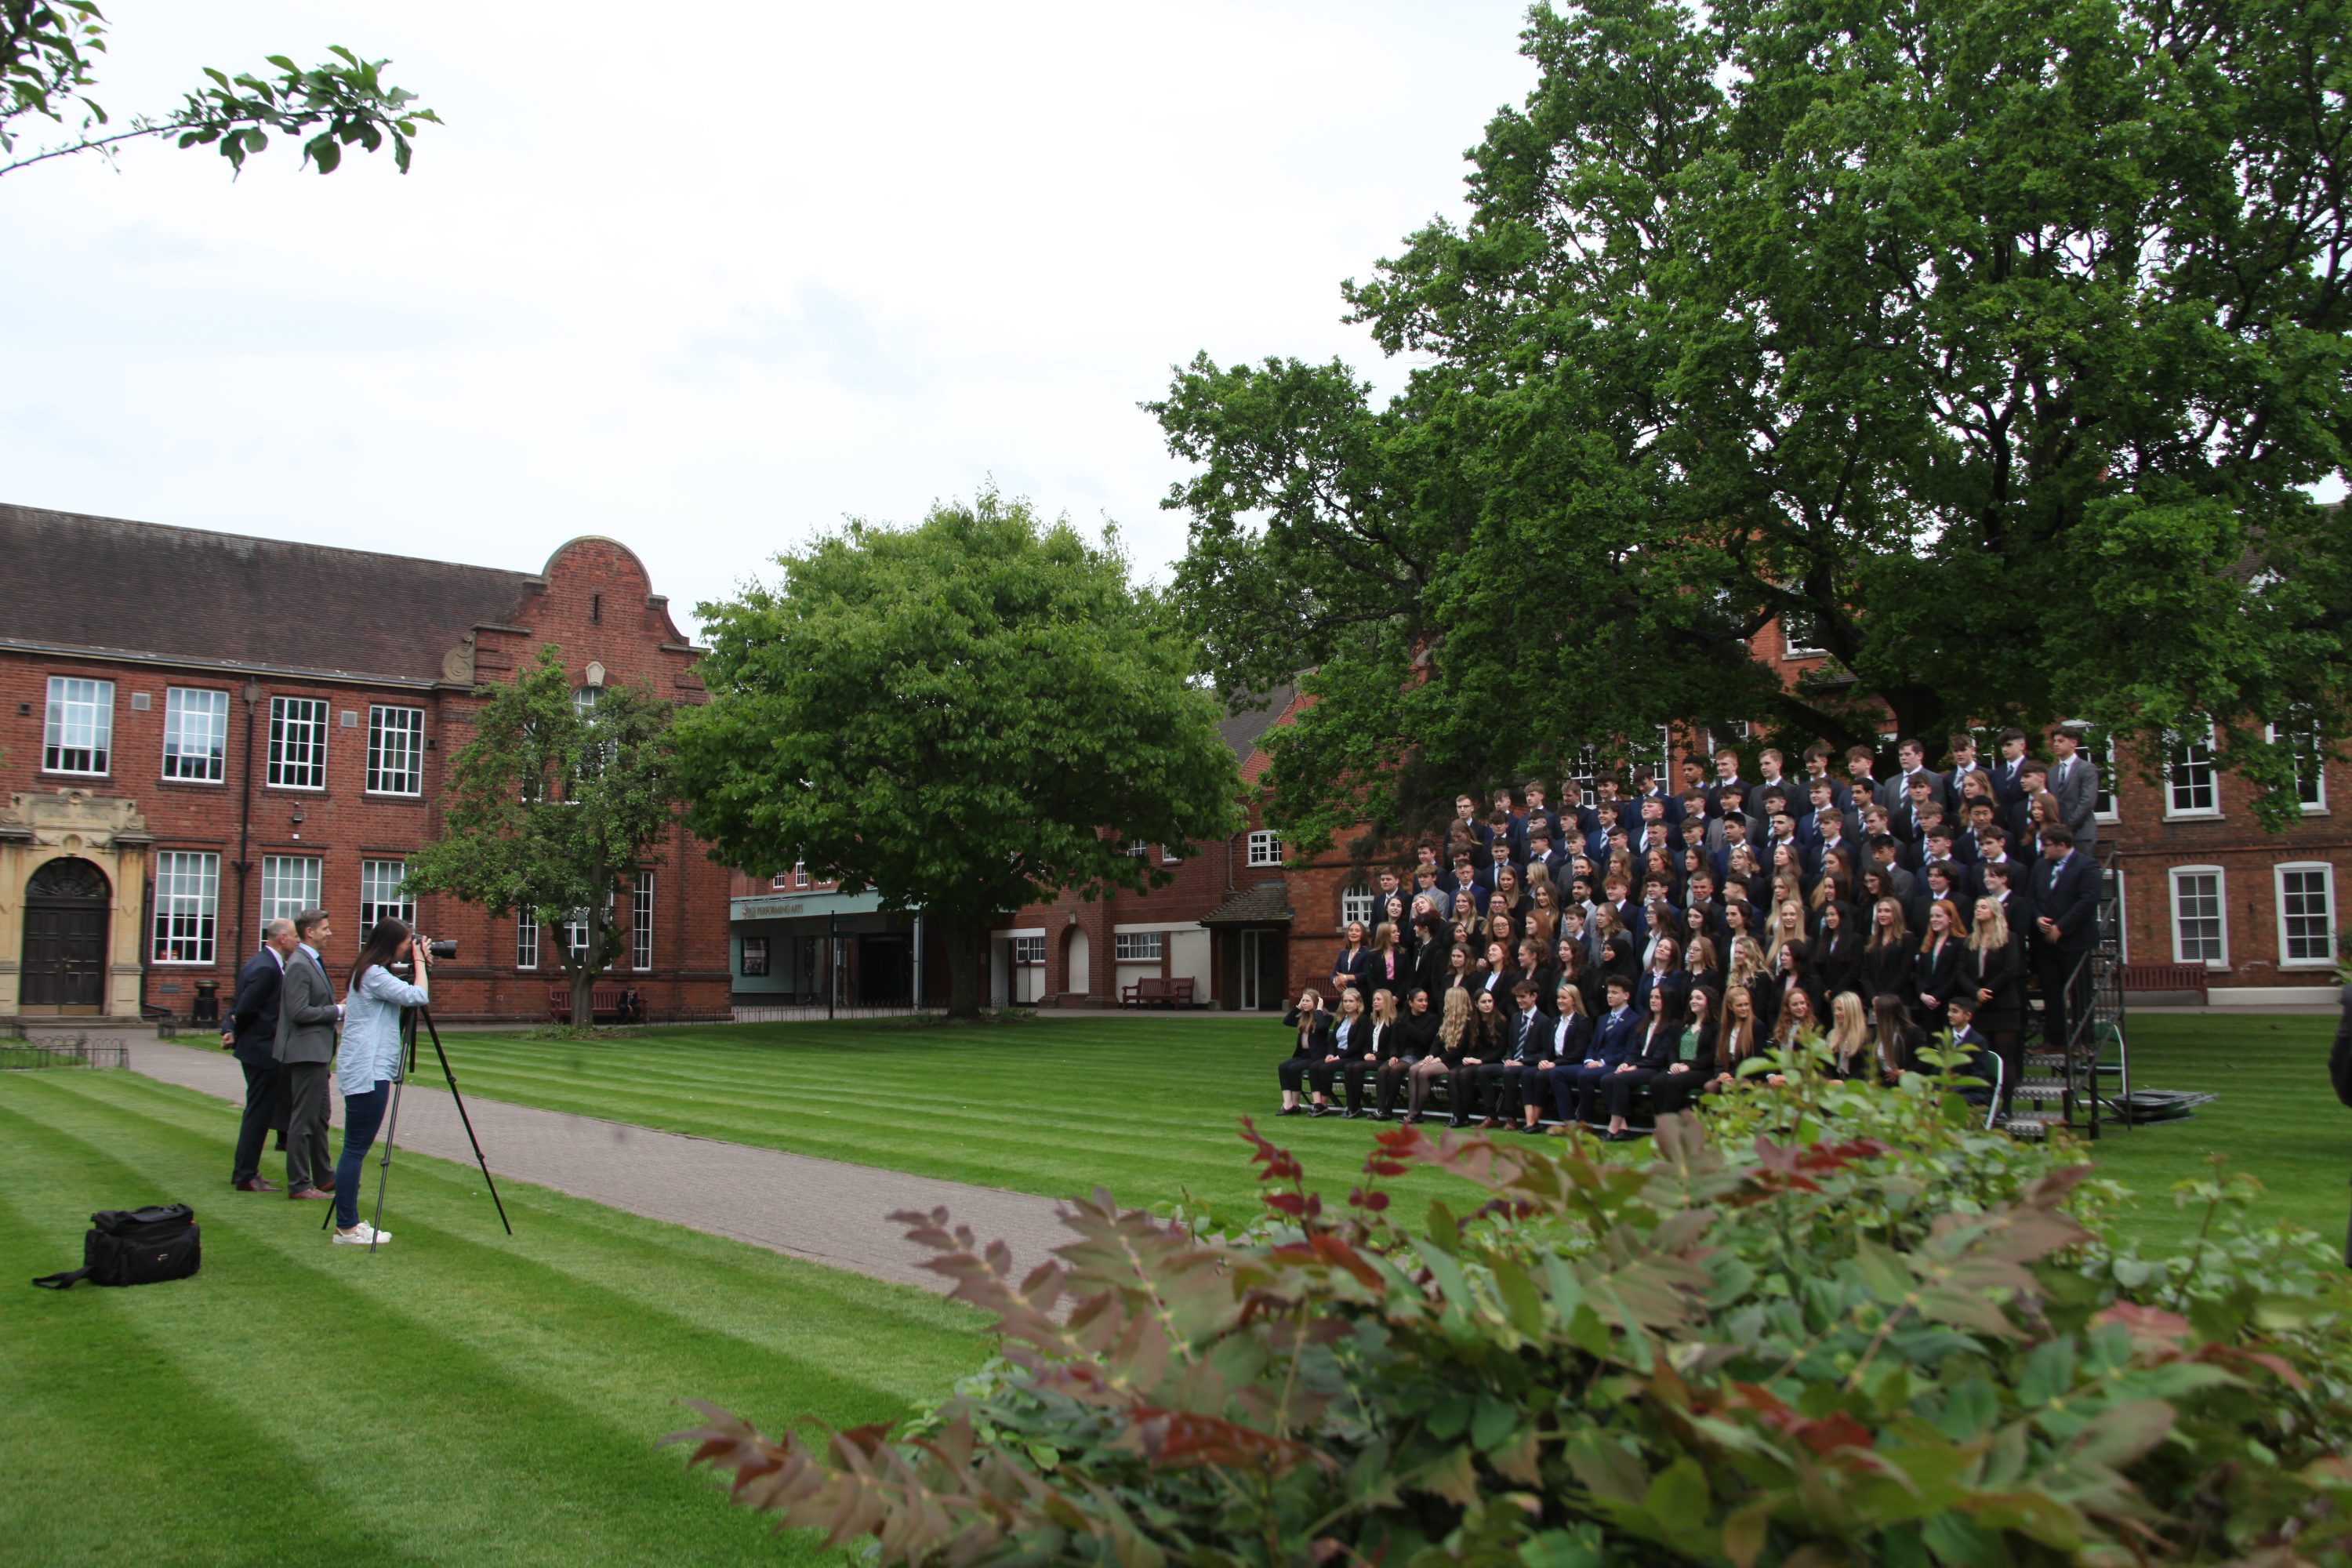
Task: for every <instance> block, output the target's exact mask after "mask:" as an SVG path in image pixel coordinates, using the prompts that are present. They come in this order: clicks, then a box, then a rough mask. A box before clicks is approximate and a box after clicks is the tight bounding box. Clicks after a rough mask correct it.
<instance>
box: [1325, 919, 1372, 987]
mask: <svg viewBox="0 0 2352 1568" xmlns="http://www.w3.org/2000/svg"><path fill="white" fill-rule="evenodd" d="M1370 966H1371V944H1370V941H1369V939H1368V938H1367V936H1366V934H1365V931H1364V922H1363V921H1349V922H1348V929H1347V936H1346V940H1345V941H1343V942H1341V943H1340V944H1339V957H1337V958H1335V959H1333V960H1332V961H1331V994H1333V995H1334V996H1339V995H1344V994H1346V993H1347V990H1348V988H1349V986H1351V985H1352V986H1356V987H1359V988H1361V987H1362V986H1363V985H1364V984H1365V983H1366V982H1367V981H1369V980H1370V978H1371V975H1370Z"/></svg>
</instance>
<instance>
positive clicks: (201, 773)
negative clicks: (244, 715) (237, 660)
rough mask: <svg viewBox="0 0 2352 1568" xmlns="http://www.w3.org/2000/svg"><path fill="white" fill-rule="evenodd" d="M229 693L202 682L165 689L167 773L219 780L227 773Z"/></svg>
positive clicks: (196, 779)
mask: <svg viewBox="0 0 2352 1568" xmlns="http://www.w3.org/2000/svg"><path fill="white" fill-rule="evenodd" d="M227 757H228V693H227V692H226V691H215V690H212V689H209V688H207V687H202V686H173V687H168V688H166V689H165V690H164V692H163V776H164V777H165V778H167V779H180V780H183V781H187V782H193V783H196V784H218V783H220V782H221V780H222V779H223V777H225V776H226V761H227Z"/></svg>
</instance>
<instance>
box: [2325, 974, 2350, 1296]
mask: <svg viewBox="0 0 2352 1568" xmlns="http://www.w3.org/2000/svg"><path fill="white" fill-rule="evenodd" d="M2336 1005H2338V1006H2339V1007H2340V1008H2341V1009H2342V1012H2341V1013H2340V1014H2339V1016H2337V1018H2336V1044H2335V1045H2334V1046H2333V1047H2330V1048H2329V1050H2328V1052H2327V1076H2328V1079H2329V1080H2330V1081H2331V1082H2333V1083H2334V1084H2335V1085H2336V1099H2338V1100H2342V1101H2343V1102H2344V1103H2345V1104H2346V1105H2347V1106H2352V985H2347V986H2346V987H2345V988H2344V989H2343V990H2342V991H2341V992H2339V993H2338V994H2337V995H2336ZM2344 1262H2345V1265H2346V1267H2347V1268H2352V1230H2347V1231H2346V1232H2345V1236H2344Z"/></svg>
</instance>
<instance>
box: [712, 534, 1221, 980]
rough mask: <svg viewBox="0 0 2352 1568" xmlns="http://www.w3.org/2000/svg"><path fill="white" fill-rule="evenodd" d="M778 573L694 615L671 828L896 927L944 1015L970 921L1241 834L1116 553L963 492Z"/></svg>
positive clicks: (1185, 692)
mask: <svg viewBox="0 0 2352 1568" xmlns="http://www.w3.org/2000/svg"><path fill="white" fill-rule="evenodd" d="M777 560H778V564H780V565H781V566H782V568H783V573H782V577H781V578H780V579H779V581H778V582H777V583H776V584H775V585H774V586H773V587H772V588H771V587H753V588H751V589H750V590H748V591H747V592H745V593H744V595H742V596H741V597H740V598H739V599H735V600H732V601H730V602H728V603H724V604H717V605H703V606H702V607H701V610H700V614H701V616H702V619H703V622H704V625H705V628H706V633H707V636H706V640H707V641H708V642H709V646H710V652H709V655H708V656H707V657H706V658H704V659H703V661H702V664H701V667H700V674H701V677H702V679H703V681H704V683H705V684H706V685H707V686H708V687H709V691H710V700H709V703H708V704H706V705H704V706H701V707H698V708H696V709H694V710H691V711H689V712H688V714H686V715H685V717H684V718H682V719H681V720H680V721H679V724H678V730H677V750H678V763H679V768H680V774H681V778H682V779H683V781H684V784H685V792H686V794H687V795H688V798H690V799H691V800H692V801H693V803H694V805H693V808H692V814H691V816H690V817H689V821H690V822H691V824H692V826H693V827H694V830H695V832H697V833H698V834H699V835H700V836H701V837H704V838H705V839H708V840H709V842H710V843H711V844H713V845H714V846H716V847H717V852H718V853H719V856H720V857H721V858H726V859H729V860H730V861H733V862H735V863H737V864H740V865H741V866H743V867H745V868H748V869H750V870H751V871H753V872H766V871H781V870H783V869H785V868H789V867H791V866H792V865H793V864H794V863H795V862H801V861H804V862H806V863H807V867H808V869H809V872H810V874H811V875H813V876H815V877H817V878H819V879H827V880H834V879H837V880H839V881H840V882H841V883H842V884H843V885H844V886H846V887H851V888H858V887H871V888H873V889H875V890H876V891H877V892H878V893H879V894H880V895H881V898H882V901H883V904H884V906H885V907H886V908H888V909H893V910H919V911H920V912H921V913H922V914H923V915H924V916H925V918H926V919H927V920H928V921H929V922H930V927H931V930H932V932H933V934H934V936H935V938H936V940H938V941H939V942H940V943H942V944H943V945H944V947H945V950H946V952H947V955H948V969H949V974H950V985H949V996H948V1010H949V1012H950V1015H951V1016H972V1015H974V1014H976V1013H977V1012H978V1011H979V1007H980V989H979V951H980V944H981V941H982V933H983V932H984V931H985V930H986V922H987V921H988V920H989V918H990V917H991V916H993V915H996V914H999V913H1001V912H1003V911H1004V910H1012V909H1015V908H1018V907H1019V906H1020V905H1022V904H1024V903H1027V902H1029V901H1031V900H1037V899H1043V898H1052V897H1054V896H1055V895H1056V894H1058V893H1059V892H1061V891H1063V890H1064V889H1081V890H1083V891H1085V892H1087V893H1088V894H1089V895H1091V894H1093V893H1094V892H1096V891H1097V890H1100V889H1108V888H1132V889H1141V888H1144V887H1147V886H1150V885H1154V884H1157V883H1160V882H1163V881H1165V880H1166V879H1167V873H1165V872H1163V871H1160V870H1159V869H1157V868H1153V867H1151V866H1150V862H1149V861H1147V860H1145V859H1142V858H1137V857H1134V856H1131V855H1129V853H1128V847H1129V843H1130V842H1131V841H1134V840H1148V841H1150V842H1154V843H1160V844H1165V845H1168V846H1171V847H1176V846H1182V845H1188V844H1191V843H1192V842H1194V841H1196V840H1203V839H1214V838H1217V837H1223V836H1224V835H1226V834H1229V833H1231V832H1234V830H1235V829H1236V828H1237V827H1238V826H1239V816H1238V809H1237V807H1236V805H1235V801H1236V798H1237V796H1238V795H1239V792H1240V780H1239V777H1238V775H1237V773H1236V770H1235V768H1234V758H1233V753H1232V752H1231V751H1230V750H1228V749H1227V747H1226V746H1225V744H1224V742H1223V740H1222V739H1220V738H1219V736H1218V734H1217V720H1218V710H1217V703H1216V700H1215V699H1214V698H1213V697H1212V696H1211V695H1210V694H1209V693H1208V692H1207V691H1206V690H1203V689H1199V688H1197V687H1195V686H1193V685H1192V684H1191V683H1190V680H1189V677H1190V676H1191V674H1192V668H1193V663H1194V658H1193V652H1192V646H1191V644H1190V642H1189V641H1188V640H1187V639H1186V638H1185V637H1182V635H1181V633H1180V632H1179V631H1178V630H1177V628H1176V627H1175V626H1173V624H1172V619H1171V617H1170V616H1168V615H1166V614H1165V613H1164V611H1163V610H1162V608H1161V607H1160V605H1158V604H1156V603H1155V602H1154V601H1153V600H1152V599H1151V598H1150V596H1149V595H1142V594H1139V593H1138V592H1137V591H1136V590H1135V589H1134V588H1133V587H1131V586H1130V585H1129V582H1128V574H1127V565H1126V563H1125V561H1124V560H1123V559H1122V558H1121V557H1120V556H1119V554H1118V552H1117V550H1116V549H1115V548H1108V547H1098V546H1096V545H1093V544H1090V543H1088V542H1087V540H1086V539H1084V538H1083V537H1081V536H1080V534H1079V533H1078V531H1076V529H1075V528H1072V527H1071V526H1070V525H1069V524H1068V523H1066V522H1054V523H1050V524H1048V523H1045V522H1042V521H1040V520H1039V519H1038V518H1037V517H1036V515H1035V514H1034V512H1033V511H1032V510H1031V509H1030V508H1029V507H1028V505H1027V504H1026V503H1024V502H1022V501H1017V500H1014V501H1008V500H1003V499H1002V498H1000V497H999V496H997V495H996V494H995V493H993V492H992V491H983V492H982V494H981V495H980V496H979V497H978V499H977V500H975V501H974V502H973V503H972V504H971V505H970V506H961V505H940V506H938V507H935V508H934V509H933V510H932V511H931V513H930V515H929V517H927V518H926V519H925V520H924V521H923V522H922V523H921V524H920V525H919V527H916V528H912V529H907V530H903V531H899V530H892V529H887V528H878V527H873V526H870V525H867V524H865V523H859V522H853V523H851V524H850V525H848V527H846V528H845V530H843V531H841V532H839V533H837V534H835V535H832V536H830V537H827V538H824V539H821V540H818V541H817V542H814V543H813V544H811V545H809V546H808V547H807V548H806V549H804V550H801V551H798V552H792V553H787V554H784V555H781V556H779V557H778V558H777Z"/></svg>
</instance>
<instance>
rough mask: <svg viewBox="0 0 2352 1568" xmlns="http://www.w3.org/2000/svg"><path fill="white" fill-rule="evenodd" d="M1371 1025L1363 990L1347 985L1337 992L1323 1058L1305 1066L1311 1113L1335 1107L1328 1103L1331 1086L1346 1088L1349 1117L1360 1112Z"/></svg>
mask: <svg viewBox="0 0 2352 1568" xmlns="http://www.w3.org/2000/svg"><path fill="white" fill-rule="evenodd" d="M1373 1032H1374V1031H1373V1025H1372V1020H1371V1018H1370V1016H1369V1015H1368V1014H1367V1013H1366V1011H1365V1008H1364V994H1363V993H1362V992H1361V991H1359V990H1357V989H1356V988H1355V987H1354V986H1352V985H1350V986H1349V987H1348V989H1347V990H1345V991H1342V992H1341V993H1339V1016H1338V1017H1337V1018H1335V1019H1334V1020H1333V1021H1332V1024H1331V1044H1330V1047H1329V1048H1328V1049H1327V1050H1326V1051H1325V1052H1324V1053H1323V1059H1322V1060H1320V1061H1318V1062H1315V1063H1312V1064H1310V1065H1309V1066H1308V1068H1307V1082H1308V1083H1310V1084H1312V1085H1314V1087H1315V1105H1314V1108H1313V1109H1312V1110H1309V1111H1307V1115H1308V1116H1310V1117H1314V1116H1321V1115H1323V1114H1325V1113H1326V1112H1328V1111H1331V1110H1337V1109H1338V1107H1336V1106H1334V1105H1332V1104H1331V1103H1330V1100H1331V1091H1332V1089H1333V1086H1334V1085H1335V1084H1336V1085H1342V1086H1344V1087H1345V1088H1346V1089H1347V1094H1348V1109H1347V1112H1346V1115H1347V1116H1348V1117H1355V1116H1360V1115H1361V1114H1363V1110H1364V1080H1365V1079H1367V1078H1369V1077H1370V1076H1371V1073H1372V1064H1373V1056H1372V1049H1373V1047H1372V1038H1373Z"/></svg>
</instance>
